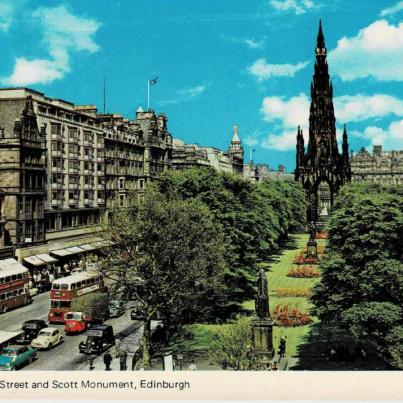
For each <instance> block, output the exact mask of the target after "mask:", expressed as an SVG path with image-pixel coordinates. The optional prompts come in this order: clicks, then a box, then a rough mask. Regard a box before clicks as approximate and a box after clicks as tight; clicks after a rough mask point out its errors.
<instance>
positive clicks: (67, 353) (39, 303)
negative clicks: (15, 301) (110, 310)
mask: <svg viewBox="0 0 403 403" xmlns="http://www.w3.org/2000/svg"><path fill="white" fill-rule="evenodd" d="M48 311H49V292H47V293H43V294H40V295H37V296H35V297H34V301H33V303H32V304H31V305H27V306H24V307H21V308H17V309H14V310H12V311H9V312H7V313H5V314H2V315H0V329H1V330H9V331H18V330H20V329H21V327H22V325H23V323H24V322H25V321H26V320H29V319H43V320H45V321H46V322H47V315H48ZM105 323H107V324H109V325H112V326H113V330H114V333H115V336H116V337H118V338H120V339H121V340H122V345H124V347H125V349H126V351H127V352H128V353H132V352H134V351H135V350H136V349H137V347H138V345H131V344H134V343H137V342H138V340H139V337H138V335H136V336H137V337H128V336H130V335H135V334H136V333H139V332H140V331H141V323H140V322H138V321H133V320H131V319H130V309H128V310H126V312H125V314H123V315H122V316H121V317H119V318H113V319H109V320H107V321H106V322H105ZM50 326H51V327H58V328H59V329H61V330H62V333H63V334H64V325H54V324H52V325H50ZM126 338H128V340H130V344H129V345H127V343H125V339H126ZM85 339H86V333H82V334H79V335H74V336H65V337H64V342H62V343H61V344H59V345H57V346H55V347H53V348H52V349H51V350H49V351H47V350H43V351H38V359H37V360H36V361H34V362H33V363H32V364H30V365H27V366H25V367H23V368H21V370H24V371H31V370H56V371H57V370H86V369H88V367H89V363H88V359H89V356H87V355H85V354H80V353H79V350H78V345H79V343H80V342H81V341H85Z"/></svg>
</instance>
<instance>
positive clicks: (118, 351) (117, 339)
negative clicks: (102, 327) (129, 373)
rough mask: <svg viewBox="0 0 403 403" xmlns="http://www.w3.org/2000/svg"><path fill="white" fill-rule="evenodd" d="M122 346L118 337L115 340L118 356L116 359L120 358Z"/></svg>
mask: <svg viewBox="0 0 403 403" xmlns="http://www.w3.org/2000/svg"><path fill="white" fill-rule="evenodd" d="M120 345H121V341H120V339H119V338H118V337H116V340H115V354H116V358H119V356H120Z"/></svg>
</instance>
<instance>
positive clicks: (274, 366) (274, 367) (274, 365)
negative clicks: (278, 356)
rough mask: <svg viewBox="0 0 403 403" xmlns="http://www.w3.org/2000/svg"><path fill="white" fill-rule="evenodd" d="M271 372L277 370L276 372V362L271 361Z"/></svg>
mask: <svg viewBox="0 0 403 403" xmlns="http://www.w3.org/2000/svg"><path fill="white" fill-rule="evenodd" d="M271 370H272V371H277V370H278V365H277V361H273V364H272V366H271Z"/></svg>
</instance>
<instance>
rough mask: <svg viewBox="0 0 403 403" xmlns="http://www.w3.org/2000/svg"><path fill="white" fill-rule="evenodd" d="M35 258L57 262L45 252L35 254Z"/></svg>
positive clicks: (47, 261)
mask: <svg viewBox="0 0 403 403" xmlns="http://www.w3.org/2000/svg"><path fill="white" fill-rule="evenodd" d="M36 257H37V258H39V259H41V260H43V261H44V262H46V263H55V262H58V260H57V259H55V258H54V257H52V256H49V255H48V254H47V253H41V254H40V255H36Z"/></svg>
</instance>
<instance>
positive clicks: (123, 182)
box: [119, 178, 125, 189]
mask: <svg viewBox="0 0 403 403" xmlns="http://www.w3.org/2000/svg"><path fill="white" fill-rule="evenodd" d="M124 188H125V180H124V178H119V189H124Z"/></svg>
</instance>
